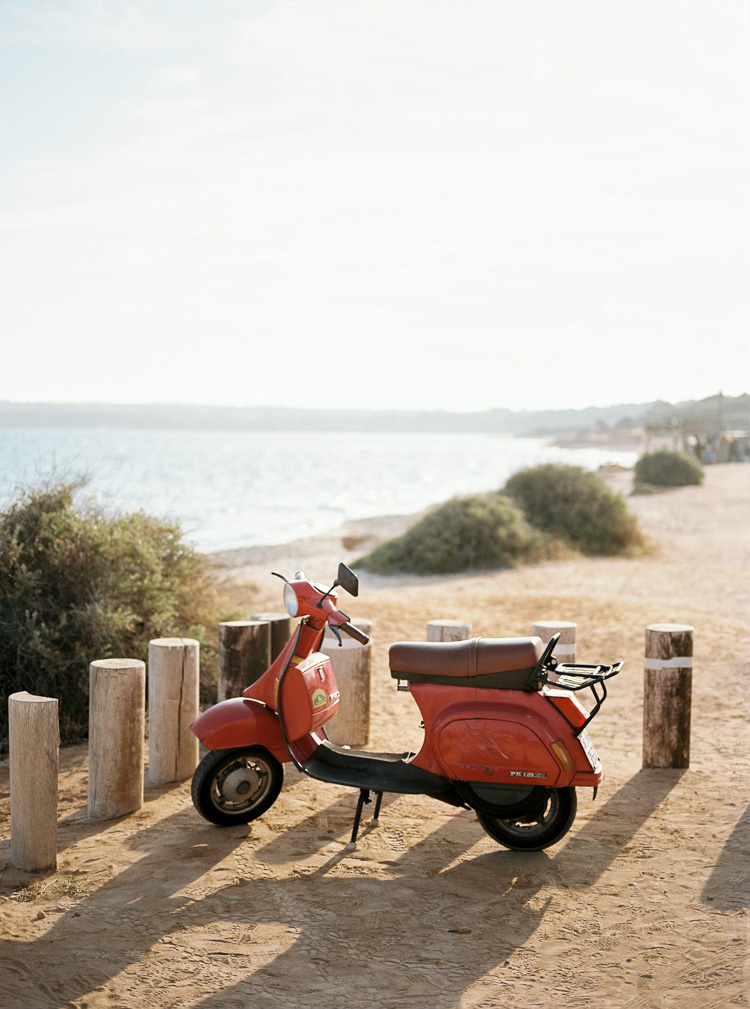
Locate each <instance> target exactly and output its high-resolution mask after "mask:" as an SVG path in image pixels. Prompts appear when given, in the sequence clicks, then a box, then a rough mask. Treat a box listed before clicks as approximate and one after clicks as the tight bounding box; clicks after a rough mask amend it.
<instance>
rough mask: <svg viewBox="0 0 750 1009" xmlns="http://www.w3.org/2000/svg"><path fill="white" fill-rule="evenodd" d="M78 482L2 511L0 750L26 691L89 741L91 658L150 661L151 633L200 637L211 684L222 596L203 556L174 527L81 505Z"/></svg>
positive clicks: (68, 732)
mask: <svg viewBox="0 0 750 1009" xmlns="http://www.w3.org/2000/svg"><path fill="white" fill-rule="evenodd" d="M82 483H83V482H82V481H69V482H65V481H61V482H58V483H55V484H52V485H47V486H44V487H41V488H34V489H27V490H24V491H22V492H21V493H20V496H19V497H18V499H17V500H16V501H15V503H13V504H12V505H11V506H10V507H9V508H8V509H7V510H6V511H5V512H3V513H1V514H0V746H2V745H3V743H4V741H5V740H6V739H7V703H6V701H7V696H8V695H9V694H11V693H13V692H15V691H19V690H28V691H29V692H30V693H33V694H41V695H45V696H50V697H57V698H58V699H59V712H60V733H61V738H62V739H63V740H64V741H72V740H74V739H80V738H83V737H85V736H86V734H87V731H88V682H89V663H91V662H92V661H93V660H95V659H103V658H111V657H120V658H123V657H127V658H135V659H143V660H146V658H147V654H148V642H149V640H150V639H151V638H158V637H169V636H183V637H192V638H197V639H198V640H199V641H200V642H201V659H202V662H201V666H202V679H203V684H204V690H205V689H206V681H210V680H211V679H212V678H213V679H214V680H215V676H216V661H217V656H216V644H215V641H214V640H213V639H214V637H215V635H214V634H213V627H214V626H215V623H216V621H217V619H218V617H217V608H218V606H219V597H218V593H217V592H216V589H215V587H214V585H213V583H212V581H211V579H210V577H209V574H208V572H207V568H206V563H205V560H204V558H203V557H202V556H201V555H200V554H199V553H197V552H196V551H195V550H194V549H193V548H192V547H190V546H189V545H188V544H186V543H185V542H184V541H183V539H182V532H181V530H180V528H179V526H178V525H175V524H173V523H170V522H165V521H160V520H158V519H155V518H151V517H149V516H147V515H144V514H143V513H142V512H137V513H135V514H130V515H114V516H111V515H108V514H105V513H104V511H103V510H102V509H101V508H100V507H98V506H97V505H95V504H94V503H92V502H91V501H85V502H84V503H82V504H81V503H78V501H77V497H78V492H79V491H80V490H81V487H82ZM207 626H211V628H212V633H211V635H210V636H209V635H207V633H206V627H207ZM209 638H210V639H209Z"/></svg>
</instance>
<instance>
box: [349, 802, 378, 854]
mask: <svg viewBox="0 0 750 1009" xmlns="http://www.w3.org/2000/svg"><path fill="white" fill-rule="evenodd" d="M370 802H372V799H371V798H370V789H369V788H360V790H359V799H358V800H357V812H356V813H355V814H354V830H352V839H351V841H350V842H349V843H348V844H347V846H346V850H347V851H354V850H355V849H356V847H357V834H358V833H359V821H360V820H361V819H362V807H363V806H364V805H365V803H370Z"/></svg>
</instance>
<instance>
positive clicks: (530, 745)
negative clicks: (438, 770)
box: [436, 718, 561, 786]
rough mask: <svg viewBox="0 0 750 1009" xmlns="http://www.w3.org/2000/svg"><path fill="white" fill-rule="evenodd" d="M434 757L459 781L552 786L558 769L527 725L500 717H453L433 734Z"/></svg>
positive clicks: (545, 748) (549, 754) (554, 761)
mask: <svg viewBox="0 0 750 1009" xmlns="http://www.w3.org/2000/svg"><path fill="white" fill-rule="evenodd" d="M436 742H437V747H436V750H437V756H438V760H439V761H440V763H441V764H442V765H443V767H444V768H445V770H446V772H447V773H448V774H449V775H450V776H451V777H452V778H458V779H459V780H460V781H487V782H502V783H515V784H518V785H520V784H523V785H529V784H532V785H546V786H552V785H556V784H557V782H558V779H559V777H560V771H561V768H560V766H559V764H558V763H557V761H556V760H555V759H554V757H553V756H552V754H551V753H550V751H549V750H548V749H547V746H545V744H544V742H543V741H542V740H541V739H540V737H539V736H538V735H537V733H536V732H534V730H533V729H532V728H530V727H529V726H528V725H519V724H518V722H510V721H505V720H503V719H501V718H471V719H465V718H457V719H455V720H454V721H452V722H448V724H447V725H444V726H443V728H442V729H441V730H440V732H439V734H438V737H437V741H436Z"/></svg>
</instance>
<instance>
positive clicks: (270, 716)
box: [190, 697, 289, 763]
mask: <svg viewBox="0 0 750 1009" xmlns="http://www.w3.org/2000/svg"><path fill="white" fill-rule="evenodd" d="M190 730H191V732H192V733H193V734H194V735H196V736H197V737H198V739H200V741H201V742H202V743H203V745H204V746H205V747H206V749H208V750H229V749H234V748H235V747H238V746H264V747H265V748H266V749H267V750H269V751H270V752H271V753H272V754H273V756H274V757H276V759H277V760H280V761H281V762H282V763H283V762H284V761H287V760H289V754H288V753H287V750H286V747H285V746H284V737H283V736H282V734H281V726H280V725H279V720H278V718H277V717H276V715H275V714H274V713H273V712H272V711H271V710H270V709H269V708H267V707H266V706H265V704H261V703H260V702H258V701H252V700H248V699H247V698H244V697H230V698H228V699H227V700H226V701H221V702H220V703H219V704H215V705H214V706H213V707H212V708H209V709H208V711H205V712H204V713H203V714H202V715H199V717H198V718H196V720H195V721H194V722H193V724H192V725H191V726H190Z"/></svg>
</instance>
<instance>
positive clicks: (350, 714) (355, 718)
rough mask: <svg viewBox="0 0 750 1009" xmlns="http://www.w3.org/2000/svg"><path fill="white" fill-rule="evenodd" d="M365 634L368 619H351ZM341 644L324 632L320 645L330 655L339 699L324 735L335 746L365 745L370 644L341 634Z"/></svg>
mask: <svg viewBox="0 0 750 1009" xmlns="http://www.w3.org/2000/svg"><path fill="white" fill-rule="evenodd" d="M352 623H353V624H354V626H355V627H358V628H359V630H360V631H364V633H365V634H369V633H370V630H371V628H372V621H370V620H352ZM341 641H342V644H341V647H340V648H339V643H338V641H337V640H336V638H335V637H334V635H333V634H332V633H331V631H327V632H326V634H325V637H324V639H323V644H322V645H321V648H322V650H323V651H324V652H325V654H326V655H328V656H330V658H331V663H332V665H333V672H334V675H335V676H336V683H337V684H338V688H339V690H340V691H341V699H340V701H339V707H338V711H337V712H336V714H335V715H334V716H333V718H332V719H331V721H330V722H327V723H326V726H325V730H326V735H327V736H328V738H329V739H330V740H331V742H332V743H336V744H337V745H338V746H366V745H367V741H368V739H369V737H370V677H371V673H372V645H371V644H367V645H360V644H359V642H358V641H355V640H354V639H353V638H349V637H347V636H346V634H342V635H341Z"/></svg>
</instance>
